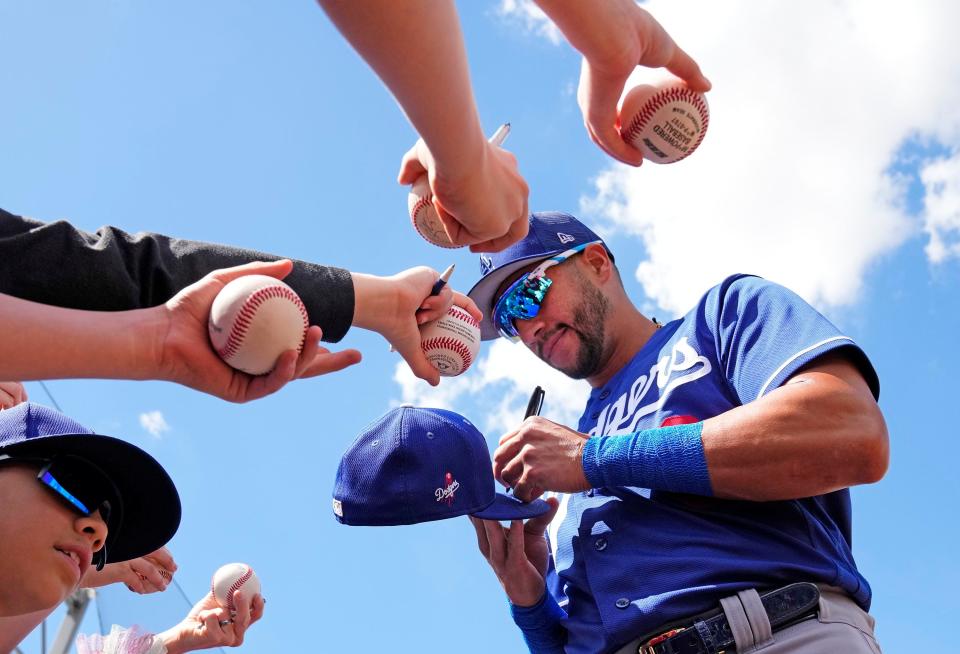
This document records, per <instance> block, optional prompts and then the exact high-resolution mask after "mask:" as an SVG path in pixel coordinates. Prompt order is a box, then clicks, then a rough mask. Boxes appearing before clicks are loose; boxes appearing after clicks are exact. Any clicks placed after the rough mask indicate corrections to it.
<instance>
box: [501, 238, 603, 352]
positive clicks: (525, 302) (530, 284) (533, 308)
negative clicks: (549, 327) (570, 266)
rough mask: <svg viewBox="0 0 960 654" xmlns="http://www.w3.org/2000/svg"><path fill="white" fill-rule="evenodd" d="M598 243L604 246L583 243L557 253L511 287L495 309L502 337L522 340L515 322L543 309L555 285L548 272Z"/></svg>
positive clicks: (529, 317)
mask: <svg viewBox="0 0 960 654" xmlns="http://www.w3.org/2000/svg"><path fill="white" fill-rule="evenodd" d="M595 243H601V241H590V242H589V243H582V244H580V245H578V246H576V247H574V248H571V249H569V250H566V251H564V252H561V253H560V254H556V255H554V256H552V257H550V258H549V259H546V260H544V261H543V262H541V263H540V265H539V266H537V267H536V268H534V269H533V270H531V271H530V272H529V273H527V274H526V275H523V276H521V277H520V278H518V279H517V280H516V281H514V282H513V283H512V284H510V286H508V287H507V290H506V291H504V292H503V294H502V295H501V296H500V299H499V300H497V304H496V305H495V306H494V308H493V323H494V325H496V327H497V331H498V332H500V335H501V336H503V337H504V338H506V339H509V340H511V341H514V342H516V341H518V340H520V334H519V333H518V332H517V326H516V325H515V324H514V320H517V319H519V320H530V319H531V318H535V317H536V316H537V314H538V313H540V306H541V305H542V304H543V300H544V298H545V297H546V296H547V291H548V290H550V286H551V285H552V284H553V280H551V279H550V278H549V277H547V276H546V271H547V270H548V269H549V268H550V267H551V266H556V265H557V264H559V263H563V262H564V261H566V260H567V259H569V258H570V257H572V256H573V255H575V254H579V253H580V252H583V251H584V250H585V249H586V248H587V247H588V246H590V245H593V244H595Z"/></svg>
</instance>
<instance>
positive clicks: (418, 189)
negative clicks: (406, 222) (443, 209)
mask: <svg viewBox="0 0 960 654" xmlns="http://www.w3.org/2000/svg"><path fill="white" fill-rule="evenodd" d="M407 209H408V210H409V212H410V222H412V223H413V228H414V229H415V230H417V234H419V235H420V236H422V237H423V238H424V239H426V240H427V241H429V242H430V243H433V244H434V245H438V246H440V247H442V248H457V247H461V246H459V245H454V244H453V242H452V241H451V240H450V237H449V236H447V233H446V232H445V231H444V229H443V223H441V222H440V216H438V215H437V210H436V209H434V208H433V191H431V190H430V180H429V179H427V176H426V175H425V174H424V175H421V176H420V177H418V178H417V181H415V182H414V183H413V186H411V187H410V195H408V196H407Z"/></svg>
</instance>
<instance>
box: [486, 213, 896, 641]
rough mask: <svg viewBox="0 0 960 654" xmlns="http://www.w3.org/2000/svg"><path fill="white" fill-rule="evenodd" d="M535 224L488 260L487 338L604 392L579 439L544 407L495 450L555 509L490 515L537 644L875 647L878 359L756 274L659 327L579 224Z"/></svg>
mask: <svg viewBox="0 0 960 654" xmlns="http://www.w3.org/2000/svg"><path fill="white" fill-rule="evenodd" d="M529 227H530V229H529V233H528V235H527V237H526V238H524V239H523V240H522V241H520V242H518V243H517V244H515V245H514V246H511V247H510V248H508V249H507V250H505V251H503V252H501V253H498V254H494V255H491V256H485V255H484V256H482V257H481V268H482V273H483V275H482V277H481V279H480V281H479V282H477V284H476V285H475V286H474V287H473V289H472V290H471V291H470V296H471V297H472V298H473V299H474V300H475V301H476V302H477V304H478V305H479V306H480V308H481V309H482V310H483V312H484V319H483V321H482V322H481V330H482V335H483V338H485V339H493V338H498V337H504V338H510V339H516V340H520V341H522V342H523V344H524V345H525V346H526V347H528V348H529V349H530V350H532V351H533V352H534V353H535V354H536V355H537V356H538V357H539V358H541V359H542V360H544V361H545V362H547V363H548V364H550V365H551V366H553V367H554V368H557V369H558V370H560V371H562V372H564V373H565V374H566V375H568V376H570V377H573V378H577V379H586V380H587V381H588V382H589V383H590V385H591V387H592V391H591V394H590V398H589V400H588V402H587V405H586V407H585V409H584V412H583V415H582V417H581V418H580V422H579V425H578V428H577V429H576V430H573V429H570V428H567V427H565V426H563V425H559V424H555V423H553V422H550V421H549V420H546V419H543V418H537V417H533V418H528V419H527V420H525V421H524V422H523V424H522V425H520V426H519V427H518V428H517V429H516V430H514V431H512V432H510V433H508V434H506V435H504V436H503V437H502V438H501V439H500V444H499V447H498V448H497V450H496V452H495V454H494V473H495V475H496V476H497V478H498V479H499V480H501V481H502V483H504V484H506V485H508V486H510V487H512V488H513V489H514V493H515V495H516V496H517V497H518V498H520V499H523V500H529V499H531V498H534V497H537V496H540V495H541V494H543V493H544V492H546V491H555V492H557V493H558V495H557V496H556V497H550V498H549V500H548V501H549V502H550V503H551V505H552V506H553V511H552V512H551V513H550V514H547V515H546V516H544V517H543V518H542V519H534V520H531V521H529V522H528V523H527V524H526V526H524V525H522V524H521V523H519V522H514V523H513V524H512V525H511V526H510V527H509V528H504V527H502V526H501V525H500V524H499V523H497V522H492V521H481V520H476V519H474V520H473V522H474V526H475V528H476V532H477V538H478V541H479V546H480V550H481V552H482V553H483V554H484V556H485V557H486V558H487V560H488V561H489V563H490V565H491V566H492V567H493V570H494V572H495V573H496V574H497V576H498V577H499V579H500V581H501V582H502V584H503V586H504V588H505V590H506V592H507V595H508V596H509V598H510V601H511V603H512V613H513V617H514V620H515V621H516V623H517V624H518V626H519V627H520V628H521V630H522V631H523V634H524V637H525V639H526V641H527V643H528V645H529V647H530V650H531V651H533V652H568V653H570V654H574V653H576V654H580V653H587V652H590V653H596V652H617V653H624V652H631V653H634V654H636V653H637V652H644V653H647V652H657V653H670V652H684V653H693V652H711V653H713V652H721V651H737V652H748V651H755V650H756V651H763V652H765V653H767V654H780V653H782V652H873V653H874V654H875V653H877V652H879V651H880V650H879V647H878V645H877V642H876V640H875V638H874V635H873V619H872V618H871V617H870V615H869V614H868V613H867V612H866V611H867V610H868V609H869V606H870V598H871V591H870V586H869V584H868V583H867V580H866V579H865V578H864V576H863V574H862V573H861V572H860V571H859V570H858V569H857V565H856V563H855V561H854V558H853V555H852V553H851V545H850V543H851V506H850V493H849V490H848V487H850V486H853V485H855V484H863V483H871V482H875V481H877V480H879V479H880V478H881V477H882V476H883V475H884V473H885V471H886V469H887V464H888V441H887V431H886V426H885V423H884V419H883V416H882V415H881V413H880V410H879V408H878V406H877V403H876V398H877V396H878V393H879V382H878V379H877V375H876V373H875V372H874V369H873V367H872V365H871V364H870V362H869V360H868V359H867V357H866V355H865V354H864V352H863V351H862V350H861V349H860V348H859V347H858V346H857V345H856V344H855V343H854V342H853V341H852V340H851V339H850V338H849V337H847V336H845V335H844V334H843V333H842V332H840V331H839V330H838V329H837V328H836V327H834V326H833V325H832V324H831V323H830V322H829V321H828V320H827V319H826V318H824V317H823V316H822V315H820V314H819V313H818V312H817V311H815V310H814V309H813V308H811V307H810V306H809V305H807V304H806V303H805V302H804V301H803V300H801V299H800V298H799V297H797V296H796V295H795V294H793V293H792V292H790V291H789V290H787V289H785V288H783V287H781V286H777V285H776V284H773V283H770V282H767V281H764V280H762V279H760V278H758V277H753V276H748V275H734V276H731V277H728V278H727V279H725V280H724V281H723V282H722V283H720V284H719V285H717V286H715V287H713V288H711V289H710V290H708V291H707V292H706V294H705V295H704V296H703V297H702V298H701V300H700V301H699V302H698V303H697V304H696V306H694V307H693V308H692V309H691V310H690V312H689V313H687V314H686V315H685V316H683V317H682V318H680V319H677V320H674V321H672V322H668V323H666V324H660V323H658V322H657V321H656V320H652V319H650V318H647V317H646V316H644V315H643V314H641V313H640V312H639V311H638V310H637V308H636V307H635V306H634V304H633V302H632V301H631V300H630V298H629V297H628V296H627V295H626V293H625V291H624V288H623V285H622V283H621V280H620V275H619V272H618V271H617V269H616V267H615V265H614V256H613V254H612V253H611V252H610V251H609V249H608V248H607V246H606V244H605V243H604V242H603V241H602V240H601V239H600V238H599V237H597V236H596V234H594V233H593V232H592V231H591V230H590V229H588V228H587V227H586V226H584V225H583V224H582V223H580V222H579V221H578V220H576V219H575V218H573V217H572V216H569V215H566V214H558V213H541V214H533V215H532V216H531V217H530V225H529ZM548 525H549V527H548V528H547V526H548ZM545 528H546V531H547V533H548V539H547V542H545V541H544V536H543V534H544V529H545ZM547 544H549V552H548V548H547Z"/></svg>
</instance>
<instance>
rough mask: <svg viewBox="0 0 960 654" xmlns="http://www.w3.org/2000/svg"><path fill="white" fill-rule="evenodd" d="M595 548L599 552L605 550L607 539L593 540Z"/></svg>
mask: <svg viewBox="0 0 960 654" xmlns="http://www.w3.org/2000/svg"><path fill="white" fill-rule="evenodd" d="M593 548H594V549H595V550H597V551H598V552H602V551H603V550H605V549H607V539H606V538H598V539H597V540H595V541H593Z"/></svg>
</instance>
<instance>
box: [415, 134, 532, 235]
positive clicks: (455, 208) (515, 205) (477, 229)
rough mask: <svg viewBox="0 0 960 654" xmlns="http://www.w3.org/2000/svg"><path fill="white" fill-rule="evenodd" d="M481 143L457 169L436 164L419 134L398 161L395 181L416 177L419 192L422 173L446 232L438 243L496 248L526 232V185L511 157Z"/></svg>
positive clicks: (514, 158) (438, 217) (437, 215)
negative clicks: (473, 155) (476, 152)
mask: <svg viewBox="0 0 960 654" xmlns="http://www.w3.org/2000/svg"><path fill="white" fill-rule="evenodd" d="M481 148H482V149H481V150H480V154H479V156H478V158H477V159H476V160H473V161H469V162H464V166H462V168H463V171H462V172H461V173H459V174H451V173H450V172H449V171H447V170H444V169H442V168H440V167H439V165H438V163H437V162H436V160H435V159H434V158H433V155H432V154H431V153H430V150H429V148H427V145H426V143H424V141H423V139H419V140H418V141H417V142H416V144H414V146H413V147H412V148H410V150H409V151H408V152H407V153H406V154H405V155H404V156H403V160H402V161H401V163H400V173H399V175H398V177H397V181H398V182H399V183H400V184H411V185H412V184H415V183H418V180H419V184H420V187H421V189H422V190H421V193H424V192H425V189H423V185H424V180H422V179H421V178H423V177H424V176H426V180H425V182H426V184H427V185H428V187H429V191H430V193H431V194H432V195H431V198H432V199H431V200H430V201H431V203H432V205H433V209H434V211H435V212H436V217H437V219H438V220H439V221H440V223H441V224H442V227H443V229H444V231H445V233H446V239H445V240H444V239H443V238H439V239H438V240H439V241H441V242H442V243H443V245H444V247H462V246H465V245H469V246H470V250H471V251H472V252H498V251H500V250H502V249H503V248H505V247H507V246H508V245H510V244H511V243H515V242H517V241H519V240H520V239H521V238H523V237H524V236H526V234H527V228H528V222H527V199H528V196H529V195H530V190H529V188H528V187H527V183H526V181H524V179H523V177H521V175H520V172H519V170H518V168H517V160H516V157H514V156H513V155H512V154H510V153H509V152H507V151H506V150H504V149H503V148H500V147H498V146H496V145H493V144H491V143H488V142H486V141H483V142H482V146H481ZM430 240H432V239H430Z"/></svg>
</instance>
